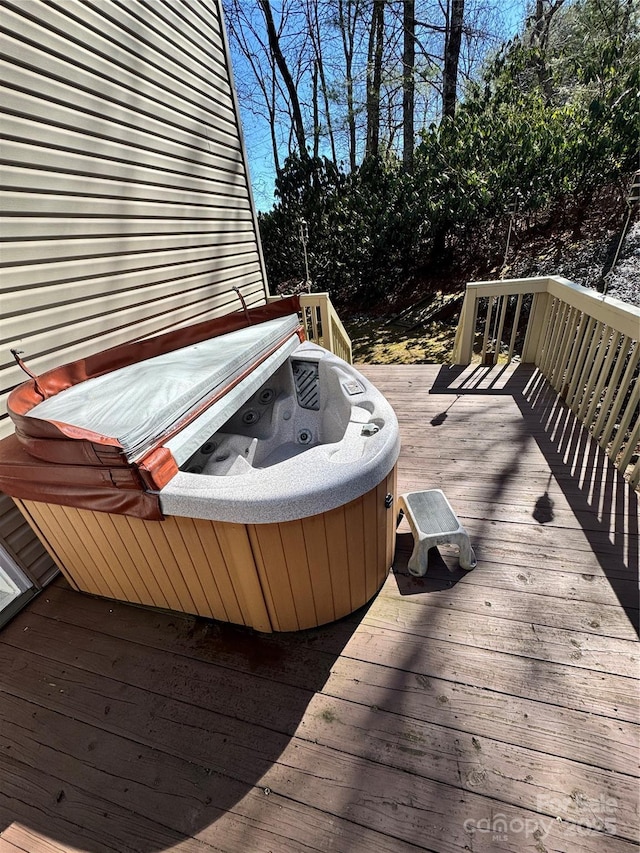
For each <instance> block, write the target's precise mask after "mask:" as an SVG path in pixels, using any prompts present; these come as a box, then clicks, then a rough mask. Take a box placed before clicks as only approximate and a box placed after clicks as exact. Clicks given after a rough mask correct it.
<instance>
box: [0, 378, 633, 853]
mask: <svg viewBox="0 0 640 853" xmlns="http://www.w3.org/2000/svg"><path fill="white" fill-rule="evenodd" d="M363 372H365V373H366V374H367V376H368V377H369V378H370V379H371V380H372V381H373V382H374V383H375V384H376V385H377V386H378V387H379V388H380V389H381V390H382V391H383V393H385V394H386V396H387V397H388V399H389V400H390V402H391V403H392V404H393V406H394V408H395V409H396V412H397V413H398V417H399V421H400V426H401V435H402V441H403V450H402V454H401V458H400V465H399V490H400V491H408V490H410V489H415V488H432V487H440V488H443V489H444V491H445V492H446V494H447V496H448V497H449V499H450V501H451V503H452V505H453V507H454V509H455V510H456V512H457V513H458V515H459V517H460V518H461V520H462V521H463V523H464V524H465V526H466V527H467V529H468V530H469V532H470V534H471V538H472V542H473V544H474V547H475V550H476V554H477V556H478V567H477V568H476V569H475V570H474V571H473V572H470V573H464V572H462V571H461V570H459V569H458V568H457V564H456V559H455V554H454V552H453V551H452V550H451V549H447V548H446V547H443V548H442V549H441V553H440V555H435V556H434V559H433V560H432V565H431V566H430V570H429V574H428V576H427V577H426V578H421V579H417V578H413V577H412V576H410V575H409V574H408V572H407V569H406V561H407V558H408V555H409V553H410V549H411V537H410V535H409V534H408V533H407V530H408V528H406V527H401V529H400V532H399V536H398V547H397V550H396V561H395V565H394V570H393V572H392V574H391V575H390V576H389V578H388V580H387V582H386V584H385V586H384V587H383V589H382V591H381V592H380V594H379V595H378V596H377V597H376V599H375V600H374V601H373V602H372V603H371V604H370V605H369V606H368V607H367V608H365V609H363V610H361V611H359V612H358V613H356V614H354V615H353V616H352V617H350V618H348V619H345V620H342V621H341V622H338V623H334V624H333V625H329V626H326V627H324V628H319V629H315V630H312V631H305V632H300V633H298V634H283V635H272V636H266V635H258V634H255V633H252V632H250V631H245V630H242V629H237V628H233V627H229V626H224V625H221V624H218V623H212V622H208V621H206V620H201V619H196V618H192V617H188V616H182V615H177V614H171V613H164V612H158V611H152V610H147V609H142V608H136V607H133V606H129V605H123V604H119V603H115V602H112V601H107V600H102V599H96V598H91V597H89V596H85V595H81V594H78V593H75V592H72V591H71V590H70V589H69V588H68V587H66V585H65V584H64V583H63V582H62V581H58V582H56V584H55V585H54V586H52V587H50V588H48V589H47V590H45V592H44V593H43V594H42V595H41V596H39V597H38V598H37V599H35V600H34V601H33V602H32V603H31V604H30V605H29V606H28V608H27V609H26V610H25V611H24V612H23V613H22V614H21V615H20V616H18V617H17V618H16V619H15V620H14V621H13V622H12V623H11V624H10V625H9V626H8V627H7V628H6V629H5V630H4V631H3V632H2V634H0V655H1V656H2V669H1V672H2V693H1V695H0V706H1V707H0V719H1V720H2V739H1V741H0V762H1V779H2V784H1V785H0V850H2V853H5V850H6V851H7V853H16V851H20V850H26V851H30V853H31V851H33V853H36V851H47V853H54V851H70V850H81V851H87V853H103V851H104V852H105V853H106V851H108V853H124V851H141V853H152V851H161V850H171V849H178V848H179V850H180V851H181V853H190V851H198V853H206V851H208V850H212V851H213V850H216V851H220V850H222V851H229V853H239V851H243V853H244V851H247V853H263V851H264V852H265V853H266V851H274V853H275V851H277V853H289V851H291V853H293V851H296V853H299V851H336V853H354V851H363V853H364V851H366V853H369V851H376V853H378V851H383V853H409V851H413V853H415V851H416V850H430V851H431V850H432V851H462V850H473V851H475V853H479V851H514V853H515V851H522V850H528V849H531V850H536V851H539V853H544V851H545V850H565V851H568V853H574V851H577V850H579V851H581V853H582V851H587V853H591V851H592V853H601V851H602V850H604V849H606V850H607V851H608V853H618V851H619V853H626V852H627V851H628V853H631V851H633V850H635V849H636V848H635V843H634V841H635V839H636V838H637V832H638V811H637V788H636V780H637V762H636V757H637V747H638V709H637V676H638V645H637V638H636V632H635V630H634V628H633V625H635V626H636V627H637V599H636V595H637V574H638V538H637V537H638V510H637V500H636V496H635V495H634V494H633V493H631V492H630V490H629V489H628V487H627V486H626V485H625V484H624V482H623V481H622V479H621V478H620V477H619V475H618V474H617V473H616V471H615V470H614V469H613V467H612V466H611V465H610V464H609V463H608V461H607V459H606V457H605V456H604V454H602V453H601V451H600V450H599V448H597V446H595V445H594V443H593V442H592V441H591V440H590V439H589V437H588V436H587V435H586V434H585V433H584V430H582V429H581V428H580V427H579V426H578V424H577V423H576V422H575V420H574V419H573V418H572V416H571V415H569V414H568V413H567V411H566V409H565V408H564V406H563V405H562V404H560V403H558V401H557V399H556V397H555V394H553V393H552V392H551V391H550V390H549V388H548V386H547V385H546V384H545V383H544V382H543V381H542V380H540V379H539V377H538V375H537V373H535V371H533V370H530V369H529V368H526V367H520V368H517V369H513V368H508V369H506V370H502V369H497V368H493V369H487V368H482V369H473V368H466V369H464V370H460V369H458V368H438V367H437V366H428V365H414V366H404V365H403V366H384V367H382V366H380V367H377V366H370V367H366V368H363Z"/></svg>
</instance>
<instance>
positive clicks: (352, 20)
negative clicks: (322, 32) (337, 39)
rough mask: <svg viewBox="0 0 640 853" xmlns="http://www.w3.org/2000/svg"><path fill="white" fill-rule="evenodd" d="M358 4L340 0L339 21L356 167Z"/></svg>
mask: <svg viewBox="0 0 640 853" xmlns="http://www.w3.org/2000/svg"><path fill="white" fill-rule="evenodd" d="M345 13H346V14H345ZM357 16H358V5H357V3H356V6H355V8H353V9H352V2H351V0H346V4H345V0H338V23H339V25H340V34H341V36H342V48H343V51H344V73H345V86H346V90H347V128H348V131H349V167H350V169H351V171H352V172H353V171H354V170H355V168H356V144H357V140H356V114H355V106H354V100H353V45H354V40H355V26H356V18H357Z"/></svg>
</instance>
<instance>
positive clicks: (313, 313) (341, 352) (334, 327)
mask: <svg viewBox="0 0 640 853" xmlns="http://www.w3.org/2000/svg"><path fill="white" fill-rule="evenodd" d="M281 298H282V297H281V296H269V297H268V299H267V301H268V302H273V301H274V300H275V299H281ZM300 308H301V314H302V323H303V325H304V328H305V332H306V335H307V340H309V341H311V342H312V343H314V344H319V345H320V346H323V347H324V348H325V349H328V350H329V352H332V353H334V354H335V355H337V356H339V357H340V358H342V359H344V361H346V362H348V363H349V364H351V363H352V352H351V338H350V337H349V335H348V334H347V331H346V329H345V328H344V326H343V325H342V322H341V320H340V317H338V314H337V312H336V309H335V308H334V307H333V305H332V303H331V299H330V298H329V294H328V293H302V294H300Z"/></svg>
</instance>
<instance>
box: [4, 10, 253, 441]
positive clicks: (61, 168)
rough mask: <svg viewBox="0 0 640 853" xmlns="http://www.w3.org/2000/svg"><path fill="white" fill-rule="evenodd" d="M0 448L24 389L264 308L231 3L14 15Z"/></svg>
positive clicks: (7, 72)
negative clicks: (226, 16)
mask: <svg viewBox="0 0 640 853" xmlns="http://www.w3.org/2000/svg"><path fill="white" fill-rule="evenodd" d="M0 12H1V24H2V29H3V31H4V34H3V35H2V56H3V60H2V63H1V69H0V73H1V75H2V80H3V98H2V136H3V141H2V149H1V157H2V185H3V192H2V199H3V203H2V220H1V222H0V235H1V237H2V244H1V245H0V264H1V268H2V275H1V277H0V312H1V316H2V328H1V329H0V436H3V435H6V434H8V433H9V432H11V424H10V421H9V420H8V418H7V416H6V398H7V395H8V393H9V391H10V390H11V389H12V388H13V387H15V386H16V385H17V384H19V383H20V382H22V381H24V379H25V376H24V374H23V373H22V371H20V369H19V368H18V367H17V366H16V365H15V364H14V363H13V360H12V357H11V355H10V353H9V349H10V348H11V347H16V348H17V349H20V350H22V351H23V353H24V355H23V358H24V359H25V361H26V362H27V364H28V365H29V366H30V368H31V369H32V370H33V371H34V372H36V373H38V372H43V371H45V370H48V369H50V368H52V367H55V366H56V365H59V364H62V363H64V362H66V361H70V360H73V359H76V358H80V357H82V356H85V355H90V354H91V353H94V352H98V351H99V350H102V349H105V348H106V347H110V346H115V345H117V344H119V343H122V342H125V341H129V340H135V339H138V338H141V337H145V336H148V335H153V334H157V333H158V332H161V331H165V330H168V329H171V328H176V327H178V326H182V325H187V324H189V323H191V322H196V321H199V320H202V319H207V318H210V317H214V316H217V315H220V314H224V313H228V312H229V311H233V310H237V309H238V308H239V307H240V305H239V302H238V298H237V295H236V294H235V293H234V292H233V290H232V288H233V287H238V288H240V291H241V292H242V294H243V296H244V297H245V299H246V301H247V303H248V304H249V305H255V304H260V303H263V302H264V301H265V298H266V284H265V276H264V265H263V262H262V257H261V253H260V247H259V242H258V239H257V226H256V219H255V211H254V207H253V202H252V198H251V194H250V190H249V185H248V174H247V167H246V158H245V155H244V149H243V145H242V140H241V134H240V128H239V123H238V112H237V104H236V101H235V96H234V93H233V84H232V78H231V71H230V68H229V62H228V50H227V45H226V39H225V37H224V34H223V26H222V21H221V12H220V4H219V0H184V2H183V0H171V2H166V0H127V2H124V0H83V2H79V0H46V2H40V0H2V1H1V2H0Z"/></svg>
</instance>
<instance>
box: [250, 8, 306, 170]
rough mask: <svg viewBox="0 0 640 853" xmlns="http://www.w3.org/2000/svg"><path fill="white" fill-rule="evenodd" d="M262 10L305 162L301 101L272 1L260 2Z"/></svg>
mask: <svg viewBox="0 0 640 853" xmlns="http://www.w3.org/2000/svg"><path fill="white" fill-rule="evenodd" d="M260 8H261V9H262V13H263V15H264V20H265V23H266V25H267V35H268V37H269V48H270V50H271V53H272V55H273V58H274V59H275V62H276V65H277V66H278V70H279V71H280V75H281V77H282V81H283V83H284V85H285V86H286V89H287V92H288V94H289V101H290V104H291V118H292V124H293V132H294V135H295V137H296V141H297V143H298V151H299V153H300V159H301V160H305V159H307V158H308V156H309V154H308V152H307V141H306V137H305V132H304V122H303V121H302V111H301V109H300V101H299V100H298V92H297V91H296V87H295V84H294V82H293V77H292V76H291V72H290V71H289V66H288V65H287V63H286V60H285V58H284V56H283V53H282V49H281V48H280V39H279V38H278V33H277V31H276V26H275V24H274V22H273V14H272V12H271V3H270V0H260Z"/></svg>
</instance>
